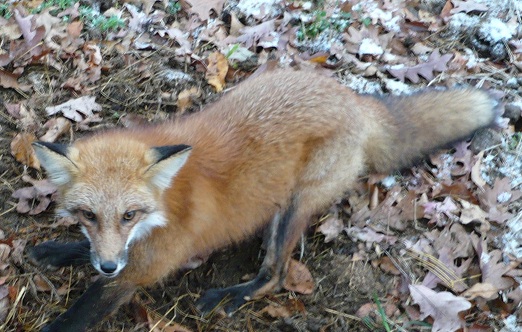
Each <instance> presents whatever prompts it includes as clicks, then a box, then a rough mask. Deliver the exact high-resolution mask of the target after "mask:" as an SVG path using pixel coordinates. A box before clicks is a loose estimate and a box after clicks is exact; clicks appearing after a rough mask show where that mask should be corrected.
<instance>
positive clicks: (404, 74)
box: [388, 49, 453, 83]
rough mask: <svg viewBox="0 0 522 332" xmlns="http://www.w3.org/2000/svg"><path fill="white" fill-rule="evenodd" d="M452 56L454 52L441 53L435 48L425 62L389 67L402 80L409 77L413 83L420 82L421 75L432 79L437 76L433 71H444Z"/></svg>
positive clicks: (391, 72)
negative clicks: (409, 65) (410, 65)
mask: <svg viewBox="0 0 522 332" xmlns="http://www.w3.org/2000/svg"><path fill="white" fill-rule="evenodd" d="M452 56H453V54H444V55H441V54H440V52H439V50H438V49H435V51H433V53H431V55H430V57H429V59H428V61H427V62H425V63H422V64H418V65H416V66H413V67H407V66H404V65H399V66H391V67H389V68H388V72H390V74H392V75H393V76H394V77H396V78H398V79H399V80H401V81H402V82H404V80H405V78H407V79H409V80H410V81H412V82H413V83H418V82H419V81H420V77H421V76H422V77H424V78H425V79H426V80H428V81H431V80H432V79H433V78H434V77H435V76H434V75H433V72H443V71H445V70H446V69H447V63H448V61H449V60H450V59H451V57H452Z"/></svg>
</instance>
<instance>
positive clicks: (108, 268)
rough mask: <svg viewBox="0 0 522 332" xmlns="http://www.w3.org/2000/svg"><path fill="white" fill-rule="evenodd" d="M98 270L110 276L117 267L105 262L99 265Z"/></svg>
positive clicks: (114, 264) (112, 263) (110, 262)
mask: <svg viewBox="0 0 522 332" xmlns="http://www.w3.org/2000/svg"><path fill="white" fill-rule="evenodd" d="M100 268H101V270H102V271H103V272H105V273H107V274H110V273H113V272H114V271H116V269H117V268H118V265H117V264H116V263H114V262H113V261H106V262H103V263H101V264H100Z"/></svg>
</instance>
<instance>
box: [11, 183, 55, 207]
mask: <svg viewBox="0 0 522 332" xmlns="http://www.w3.org/2000/svg"><path fill="white" fill-rule="evenodd" d="M22 180H24V181H26V182H29V183H31V184H32V187H24V188H20V189H17V190H16V191H15V192H14V193H13V194H12V197H13V198H17V199H18V203H17V204H16V211H17V212H18V213H29V214H30V215H36V214H39V213H42V212H43V211H45V210H46V209H47V207H48V206H49V204H51V202H52V201H54V199H55V197H54V194H55V193H56V190H57V187H56V186H55V185H54V184H52V183H51V182H50V181H49V180H47V179H46V180H35V179H33V178H31V177H29V176H28V175H24V176H23V177H22Z"/></svg>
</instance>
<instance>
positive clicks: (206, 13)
mask: <svg viewBox="0 0 522 332" xmlns="http://www.w3.org/2000/svg"><path fill="white" fill-rule="evenodd" d="M184 2H185V3H187V4H189V5H190V12H191V13H194V14H196V15H198V16H199V18H200V19H201V20H202V21H206V20H208V19H209V18H210V11H211V10H214V11H215V12H216V14H217V15H218V16H219V14H221V11H222V10H223V4H224V3H225V0H184Z"/></svg>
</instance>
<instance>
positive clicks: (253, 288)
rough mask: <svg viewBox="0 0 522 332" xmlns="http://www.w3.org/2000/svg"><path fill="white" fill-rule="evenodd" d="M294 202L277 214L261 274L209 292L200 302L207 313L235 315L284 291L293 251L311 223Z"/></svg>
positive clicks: (200, 307) (272, 224) (200, 308)
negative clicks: (258, 300)
mask: <svg viewBox="0 0 522 332" xmlns="http://www.w3.org/2000/svg"><path fill="white" fill-rule="evenodd" d="M296 208H297V202H296V199H293V200H292V202H291V203H290V205H289V206H288V208H287V209H286V210H285V211H284V212H283V213H280V212H278V213H276V215H275V216H274V218H273V220H272V222H271V224H270V226H269V230H268V233H267V252H266V256H265V258H264V260H263V263H262V265H261V269H260V270H259V273H258V275H257V276H256V277H255V278H254V279H253V280H251V281H248V282H245V283H241V284H238V285H235V286H232V287H227V288H215V289H209V290H207V291H206V292H205V293H204V294H203V296H202V297H201V298H200V299H199V300H198V303H197V307H198V309H199V310H200V311H201V312H202V313H203V314H208V313H209V312H211V311H212V310H213V309H214V308H216V307H218V306H222V307H223V309H224V310H225V312H226V313H227V314H232V313H233V312H234V311H236V310H237V309H238V308H239V307H241V306H242V305H243V304H244V303H246V302H247V301H249V300H251V299H253V298H258V297H261V296H263V295H265V294H268V293H271V292H275V291H278V290H280V289H281V287H282V284H283V282H284V278H285V276H286V271H287V268H288V263H289V260H290V257H291V255H292V251H293V249H294V247H295V245H296V243H297V241H298V240H299V238H300V236H301V234H302V232H303V231H304V229H305V228H306V225H307V224H308V218H303V215H302V214H301V213H299V211H298V210H296Z"/></svg>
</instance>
